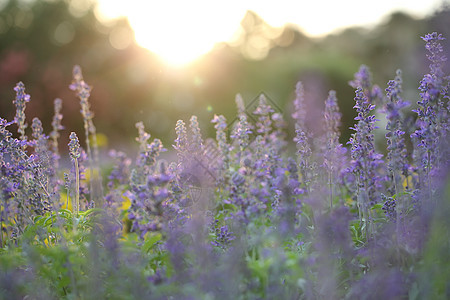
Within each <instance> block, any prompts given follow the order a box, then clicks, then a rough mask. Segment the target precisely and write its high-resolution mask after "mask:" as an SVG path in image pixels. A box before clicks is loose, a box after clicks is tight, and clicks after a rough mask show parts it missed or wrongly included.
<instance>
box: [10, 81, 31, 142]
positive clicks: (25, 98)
mask: <svg viewBox="0 0 450 300" xmlns="http://www.w3.org/2000/svg"><path fill="white" fill-rule="evenodd" d="M14 90H15V91H16V98H15V99H14V100H13V103H14V105H15V106H16V116H15V117H14V123H16V124H17V126H18V132H19V133H20V139H21V140H26V136H25V129H26V128H27V124H26V123H25V107H26V104H27V103H28V102H30V95H28V94H26V93H25V85H24V84H23V83H22V82H21V81H20V82H19V83H17V85H16V87H15V88H14Z"/></svg>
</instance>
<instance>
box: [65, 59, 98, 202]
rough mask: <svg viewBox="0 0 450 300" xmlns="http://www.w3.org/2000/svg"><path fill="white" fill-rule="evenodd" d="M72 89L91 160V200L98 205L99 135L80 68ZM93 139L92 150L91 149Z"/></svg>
mask: <svg viewBox="0 0 450 300" xmlns="http://www.w3.org/2000/svg"><path fill="white" fill-rule="evenodd" d="M70 88H71V89H72V90H74V91H76V92H77V96H78V98H79V99H80V105H81V115H82V116H83V123H84V133H85V136H86V151H87V155H88V159H89V173H90V191H91V200H93V201H94V203H96V204H97V205H98V204H100V201H102V194H103V192H102V180H101V176H100V170H99V165H98V164H99V154H98V143H97V133H96V128H95V126H94V122H93V121H92V119H93V117H94V114H93V113H92V111H91V108H90V107H91V105H90V103H89V101H88V100H89V97H90V95H91V87H90V86H89V85H88V84H87V83H86V82H85V81H84V79H83V74H82V73H81V68H80V66H75V67H74V68H73V82H72V84H71V85H70ZM91 139H92V148H91Z"/></svg>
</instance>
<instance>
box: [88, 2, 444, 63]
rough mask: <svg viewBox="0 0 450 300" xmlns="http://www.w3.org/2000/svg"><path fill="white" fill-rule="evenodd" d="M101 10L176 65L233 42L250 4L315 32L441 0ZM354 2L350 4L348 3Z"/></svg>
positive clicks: (428, 10) (274, 19)
mask: <svg viewBox="0 0 450 300" xmlns="http://www.w3.org/2000/svg"><path fill="white" fill-rule="evenodd" d="M97 1H98V7H97V11H96V14H97V16H98V17H99V18H100V19H103V20H108V19H113V18H117V17H121V16H124V17H127V18H128V20H129V22H130V25H131V27H132V28H133V30H134V33H135V39H136V42H137V43H138V44H139V45H140V46H142V47H144V48H147V49H148V50H150V51H151V52H153V53H155V54H157V55H158V56H159V57H161V58H162V59H163V60H164V61H165V62H166V63H167V64H169V65H172V66H183V65H186V64H188V63H190V62H192V61H194V60H196V59H197V58H199V57H201V56H202V55H204V54H206V53H208V52H209V51H210V50H212V49H213V47H214V46H215V45H216V43H220V42H231V41H232V40H233V39H234V38H235V37H236V34H238V33H239V30H240V22H241V20H242V18H243V17H244V16H245V13H246V12H247V11H248V10H251V11H253V12H255V13H256V14H258V15H259V16H260V17H261V18H263V19H264V20H265V21H266V22H267V23H268V24H269V25H271V26H273V27H282V26H283V25H285V24H294V25H296V26H298V28H299V29H300V30H302V31H303V32H304V33H306V34H307V35H309V36H312V37H318V36H323V35H326V34H328V33H331V32H333V31H336V30H339V29H343V28H346V27H351V26H371V25H374V24H376V23H379V22H381V21H382V20H383V19H384V18H385V17H386V16H388V15H389V14H391V13H393V12H395V11H402V12H405V13H408V14H411V15H412V16H413V17H418V18H420V17H425V16H427V15H430V14H432V13H433V12H434V11H435V10H436V9H438V8H439V7H440V5H441V4H442V3H443V2H444V1H442V0H430V1H418V0H409V1H408V0H378V1H370V2H369V1H361V0H341V1H329V0H316V1H314V2H312V1H289V0H279V1H277V3H276V4H274V2H272V1H271V2H264V1H258V0H250V1H239V0H237V1H235V0H229V1H220V2H219V1H213V0H209V1H208V0H190V1H176V0H166V1H163V0H161V1H152V0H150V1H145V0H129V1H126V2H125V1H122V0H97ZM447 3H448V2H447ZM343 7H350V9H343Z"/></svg>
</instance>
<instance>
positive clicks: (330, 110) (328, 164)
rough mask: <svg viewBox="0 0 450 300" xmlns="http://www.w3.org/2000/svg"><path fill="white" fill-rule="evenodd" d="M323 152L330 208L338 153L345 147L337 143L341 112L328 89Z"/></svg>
mask: <svg viewBox="0 0 450 300" xmlns="http://www.w3.org/2000/svg"><path fill="white" fill-rule="evenodd" d="M324 119H325V132H326V136H325V138H326V141H325V153H324V162H323V163H324V167H325V169H326V171H327V173H328V186H329V190H330V192H329V194H330V208H331V207H333V197H334V195H335V184H336V177H337V173H338V167H339V166H338V161H339V160H341V158H340V157H339V156H340V155H342V154H344V152H345V148H343V147H342V145H341V144H340V143H339V135H340V132H339V126H340V124H341V113H340V112H339V106H338V104H337V98H336V92H335V91H330V92H329V93H328V98H327V99H326V100H325V111H324Z"/></svg>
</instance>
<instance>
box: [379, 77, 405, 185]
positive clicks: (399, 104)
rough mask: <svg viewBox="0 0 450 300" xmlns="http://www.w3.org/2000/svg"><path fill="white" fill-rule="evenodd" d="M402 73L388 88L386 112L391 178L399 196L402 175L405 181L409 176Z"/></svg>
mask: <svg viewBox="0 0 450 300" xmlns="http://www.w3.org/2000/svg"><path fill="white" fill-rule="evenodd" d="M401 75H402V73H401V71H400V70H397V76H396V77H395V79H394V80H390V81H389V83H388V88H386V96H387V99H388V101H387V102H386V104H385V108H384V112H385V113H386V118H387V120H388V122H387V125H386V130H387V131H388V132H387V133H386V139H387V145H388V146H387V150H388V154H387V160H388V169H389V172H390V176H391V178H392V179H393V183H394V185H393V186H394V193H395V194H398V193H399V192H400V191H401V190H400V186H401V185H402V179H401V178H400V174H402V175H403V176H404V177H405V179H407V177H408V175H409V164H408V160H407V150H406V144H405V140H404V137H403V135H404V134H405V132H404V131H403V124H404V117H403V115H402V112H401V109H402V108H404V107H406V106H407V105H408V104H409V103H407V102H405V101H403V99H402V97H401V93H402V86H401V85H402V77H401Z"/></svg>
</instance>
